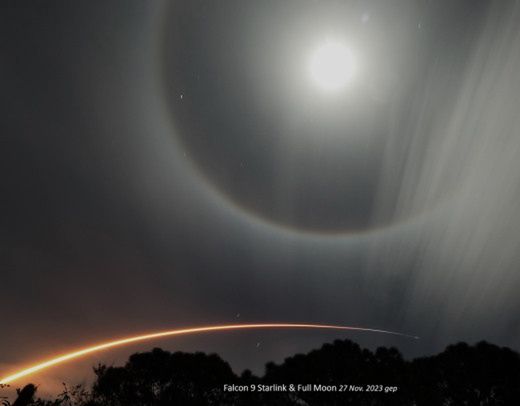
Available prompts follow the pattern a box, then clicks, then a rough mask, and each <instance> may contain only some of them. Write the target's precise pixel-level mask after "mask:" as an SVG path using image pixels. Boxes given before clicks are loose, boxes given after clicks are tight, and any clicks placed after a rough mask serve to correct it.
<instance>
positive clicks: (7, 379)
mask: <svg viewBox="0 0 520 406" xmlns="http://www.w3.org/2000/svg"><path fill="white" fill-rule="evenodd" d="M291 328H299V329H324V330H348V331H363V332H372V333H382V334H391V335H397V336H403V337H409V338H415V339H417V338H418V337H415V336H410V335H408V334H402V333H396V332H393V331H387V330H378V329H371V328H364V327H350V326H335V325H327V324H296V323H262V324H227V325H216V326H204V327H194V328H185V329H177V330H167V331H160V332H156V333H149V334H143V335H138V336H132V337H126V338H120V339H117V340H111V341H107V342H104V343H101V344H97V345H93V346H88V347H84V348H81V349H79V350H76V351H72V352H69V353H66V354H62V355H60V356H57V357H55V358H51V359H49V360H47V361H43V362H40V363H37V364H35V365H32V366H30V367H27V368H25V369H22V370H20V371H18V372H15V373H13V374H11V375H8V376H4V377H3V378H1V379H0V385H7V384H9V383H11V382H14V381H16V380H18V379H20V378H23V377H26V376H29V375H33V374H35V373H36V372H39V371H41V370H44V369H47V368H50V367H52V366H55V365H59V364H62V363H64V362H67V361H71V360H74V359H76V358H80V357H83V356H85V355H88V354H91V353H95V352H98V351H103V350H107V349H109V348H113V347H120V346H123V345H126V344H132V343H136V342H140V341H148V340H153V339H157V338H163V337H170V336H178V335H185V334H197V333H209V332H214V331H226V330H245V329H291Z"/></svg>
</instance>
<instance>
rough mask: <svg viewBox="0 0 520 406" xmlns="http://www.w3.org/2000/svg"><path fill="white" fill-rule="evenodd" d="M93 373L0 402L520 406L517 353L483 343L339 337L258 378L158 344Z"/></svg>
mask: <svg viewBox="0 0 520 406" xmlns="http://www.w3.org/2000/svg"><path fill="white" fill-rule="evenodd" d="M94 371H95V374H96V378H95V381H94V383H93V385H92V387H90V388H83V387H81V386H77V387H73V388H65V390H64V392H63V393H62V394H61V395H59V396H57V398H56V399H52V400H42V399H35V397H36V390H37V388H36V387H35V386H34V385H27V386H26V387H24V388H23V389H21V390H19V391H18V399H17V400H15V401H14V402H13V403H12V404H9V403H8V402H7V401H5V404H6V405H12V406H28V405H33V406H105V405H106V406H132V405H136V406H137V405H139V406H155V405H157V406H159V405H161V406H163V405H164V406H166V405H183V406H184V405H186V406H189V405H201V406H203V405H204V406H205V405H244V406H245V405H247V406H256V405H258V406H259V405H274V406H277V405H295V406H296V405H299V406H303V405H373V406H376V405H399V406H403V405H435V406H437V405H456V406H458V405H467V406H471V405H479V406H482V405H520V355H519V354H518V353H516V352H514V351H512V350H510V349H507V348H500V347H497V346H495V345H492V344H489V343H486V342H481V343H478V344H476V345H474V346H470V345H468V344H465V343H460V344H455V345H451V346H449V347H447V348H446V349H445V350H444V351H443V352H441V353H439V354H437V355H434V356H431V357H423V358H417V359H414V360H411V361H408V360H405V359H403V357H402V355H401V354H400V352H399V351H398V350H397V349H395V348H383V347H382V348H378V349H377V350H376V351H369V350H367V349H362V348H360V347H359V346H358V345H357V344H355V343H353V342H352V341H349V340H343V341H340V340H338V341H335V342H334V343H332V344H325V345H324V346H323V347H322V348H320V349H318V350H314V351H311V352H309V353H308V354H298V355H295V356H293V357H290V358H287V359H286V360H285V361H284V362H283V363H282V364H280V365H276V364H274V363H268V364H267V365H266V369H265V373H264V375H263V376H262V377H257V376H255V375H253V374H252V373H251V372H250V371H245V372H243V373H242V375H240V376H238V375H236V374H234V373H233V371H232V370H231V367H230V366H229V364H228V363H227V362H225V361H223V360H222V359H221V358H220V357H219V356H218V355H215V354H212V355H207V354H204V353H182V352H175V353H170V352H167V351H163V350H161V349H158V348H156V349H154V350H152V351H150V352H145V353H137V354H134V355H132V356H131V357H130V358H129V360H128V362H127V363H126V365H124V366H122V367H113V366H104V365H99V366H98V367H96V368H94ZM233 384H234V385H243V386H244V387H246V388H248V389H249V392H241V393H238V392H229V391H226V390H224V385H233ZM272 384H278V385H283V384H286V385H290V384H296V385H297V384H303V385H305V384H311V388H313V386H314V385H313V384H319V385H335V386H336V387H337V388H338V390H339V389H340V388H341V385H347V386H346V387H344V388H346V391H344V392H339V391H338V392H328V393H324V392H318V391H315V390H310V391H303V390H300V391H295V392H289V391H282V392H264V393H260V392H258V389H259V388H260V387H261V385H272ZM350 385H353V386H360V387H362V388H363V392H356V391H353V389H352V390H351V388H352V387H351V386H350ZM252 388H255V391H254V392H251V390H252ZM287 388H288V386H287ZM307 388H308V386H307ZM369 388H370V389H372V390H375V392H369V391H368V389H369ZM313 389H314V388H313ZM385 390H389V391H392V392H389V393H385Z"/></svg>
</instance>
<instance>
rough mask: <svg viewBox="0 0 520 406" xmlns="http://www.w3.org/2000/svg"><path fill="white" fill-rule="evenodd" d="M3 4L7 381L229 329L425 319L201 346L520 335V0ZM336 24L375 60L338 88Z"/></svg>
mask: <svg viewBox="0 0 520 406" xmlns="http://www.w3.org/2000/svg"><path fill="white" fill-rule="evenodd" d="M0 8H1V12H0V50H1V53H0V90H1V93H0V94H1V98H0V100H1V107H2V115H1V119H0V143H1V144H0V168H1V174H2V187H1V192H0V193H1V195H0V205H1V223H0V239H1V244H0V258H1V263H0V287H1V295H0V305H1V309H2V317H1V323H0V375H3V374H4V372H8V371H11V370H13V368H16V367H17V366H21V365H25V364H26V363H28V362H30V361H32V360H36V359H41V358H44V357H45V356H46V355H53V354H55V353H57V352H61V351H63V350H66V349H71V348H75V347H77V346H79V345H83V344H88V343H92V342H98V341H100V340H103V339H105V338H113V337H119V336H124V335H126V334H132V333H141V332H147V331H152V330H162V329H169V328H173V327H182V326H192V325H204V324H213V323H227V322H257V321H258V322H260V321H265V322H271V321H272V322H274V321H280V322H282V321H287V322H316V323H335V324H348V325H360V326H365V327H371V328H380V329H387V330H394V331H402V332H405V333H410V334H413V335H418V336H420V337H421V340H419V341H414V340H407V339H403V338H396V337H387V336H381V335H370V334H337V333H323V332H319V333H316V332H302V331H297V332H294V331H293V332H272V331H270V332H248V333H243V332H242V333H236V334H235V333H225V334H220V335H211V336H200V337H184V338H179V339H175V340H167V341H160V342H156V343H146V344H143V345H141V346H136V347H129V348H126V349H124V350H121V351H119V350H118V351H116V352H110V353H105V354H100V355H96V356H94V357H90V358H88V359H85V360H83V361H81V362H79V363H74V364H70V365H67V366H64V367H60V368H56V369H55V370H49V371H48V372H44V373H43V374H41V375H39V376H38V379H36V381H37V382H36V383H42V382H44V383H46V384H48V385H49V387H51V386H52V383H53V382H61V380H63V379H67V380H70V379H76V380H81V379H85V377H88V376H89V366H90V365H92V364H95V363H96V362H108V363H110V362H116V363H117V362H121V361H122V360H124V359H125V357H127V356H128V354H130V353H132V352H135V351H137V350H147V349H150V348H152V347H153V346H161V347H163V348H166V349H170V350H177V349H182V350H190V351H192V350H202V351H208V352H209V351H217V352H218V353H219V354H221V355H222V356H223V357H224V358H225V359H227V360H229V361H230V362H231V364H232V366H233V367H234V369H235V370H236V371H237V372H240V371H241V370H242V369H244V368H252V369H253V370H255V371H257V372H260V371H261V368H262V365H263V363H264V362H266V361H268V360H276V361H280V360H282V359H283V358H284V357H285V356H288V355H291V354H293V353H295V352H297V351H305V350H308V349H310V348H313V347H316V346H318V345H320V344H321V343H323V342H326V341H330V340H332V339H334V338H340V337H348V338H352V339H354V340H355V341H357V342H359V343H360V344H361V345H366V346H370V347H375V346H378V345H395V346H397V347H398V348H399V349H400V350H401V351H403V353H405V354H406V356H417V355H425V354H430V353H433V352H436V351H439V350H441V349H443V348H444V346H445V345H446V344H448V343H452V342H454V341H460V340H464V341H469V342H474V341H476V340H481V339H486V340H490V341H492V342H495V343H497V344H501V345H508V346H512V347H513V348H515V349H517V350H518V349H520V348H519V347H518V339H519V338H520V327H519V318H520V311H519V308H520V307H519V306H520V300H519V297H520V296H519V295H518V293H517V291H518V288H519V285H520V275H519V273H518V264H519V263H520V250H519V248H520V247H519V245H520V244H519V243H520V231H519V230H520V227H519V226H520V224H519V220H518V213H517V212H518V204H517V202H518V201H519V200H518V198H519V190H520V189H519V185H520V164H519V163H518V159H517V157H518V156H519V152H520V131H519V128H520V122H519V121H520V111H519V110H520V107H519V106H520V103H519V99H518V95H519V94H520V80H518V79H519V78H518V75H519V72H520V51H519V50H520V6H519V5H517V3H516V2H514V1H505V0H500V1H498V0H496V1H491V0H478V1H476V0H446V1H427V0H384V1H383V0H379V1H376V0H372V1H362V0H358V1H303V0H302V1H290V0H286V1H274V0H273V1H257V2H253V1H251V2H244V1H238V0H236V1H231V0H229V1H219V2H215V1H209V0H208V1H202V0H193V1H179V2H167V3H165V2H160V1H133V0H128V1H76V2H69V1H31V2H29V1H16V2H14V1H13V2H4V3H3V4H2V5H1V6H0ZM327 38H334V39H337V40H338V41H345V42H346V43H348V44H349V45H350V46H351V47H352V49H353V50H354V51H355V52H354V51H353V52H354V56H355V59H356V62H357V63H358V65H359V66H358V69H357V72H356V75H355V76H354V77H353V78H352V84H351V85H350V86H349V87H348V88H347V89H344V90H343V91H342V92H341V93H340V94H334V95H324V94H323V93H320V92H318V91H317V90H316V89H315V88H314V87H313V84H312V83H311V81H310V80H309V78H308V77H307V75H306V60H307V59H306V58H307V57H308V54H310V53H312V51H313V49H314V48H315V47H316V45H319V44H320V43H321V42H322V41H324V40H326V39H327Z"/></svg>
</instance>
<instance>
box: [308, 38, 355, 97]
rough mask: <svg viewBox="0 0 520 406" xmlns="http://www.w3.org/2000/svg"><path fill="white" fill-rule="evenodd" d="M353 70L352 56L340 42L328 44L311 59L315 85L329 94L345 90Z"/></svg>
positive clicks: (319, 49)
mask: <svg viewBox="0 0 520 406" xmlns="http://www.w3.org/2000/svg"><path fill="white" fill-rule="evenodd" d="M353 70H354V64H353V60H352V54H351V52H350V50H349V49H348V48H347V47H346V46H345V45H343V44H341V43H339V42H335V41H328V42H326V43H325V44H323V45H322V46H321V47H319V48H318V49H317V50H316V51H315V52H314V54H313V55H312V57H311V59H310V74H311V77H312V79H313V81H314V83H315V84H316V85H318V87H320V88H321V89H323V90H325V91H327V92H337V91H339V90H341V89H343V88H344V87H345V86H346V85H347V83H348V82H349V81H350V79H351V78H352V74H353Z"/></svg>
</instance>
